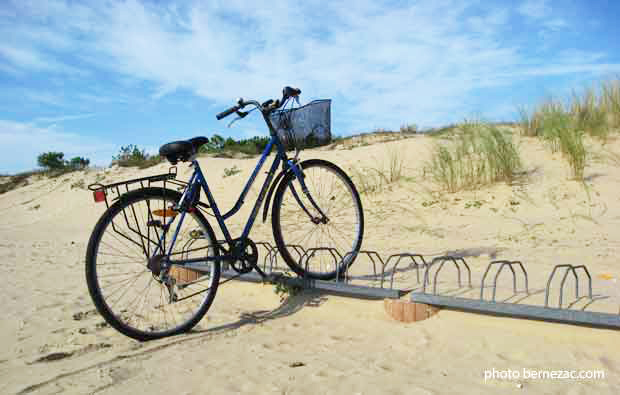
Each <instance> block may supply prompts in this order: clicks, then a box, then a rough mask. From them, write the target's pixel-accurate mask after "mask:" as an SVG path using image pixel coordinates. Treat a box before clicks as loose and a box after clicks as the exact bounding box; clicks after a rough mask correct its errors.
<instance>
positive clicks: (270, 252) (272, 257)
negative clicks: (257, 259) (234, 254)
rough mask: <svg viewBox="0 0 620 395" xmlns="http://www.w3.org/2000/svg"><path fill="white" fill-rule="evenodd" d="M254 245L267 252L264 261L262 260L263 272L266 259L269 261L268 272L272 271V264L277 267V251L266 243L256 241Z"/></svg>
mask: <svg viewBox="0 0 620 395" xmlns="http://www.w3.org/2000/svg"><path fill="white" fill-rule="evenodd" d="M254 244H256V245H257V246H263V247H264V248H265V249H266V250H267V255H265V259H263V271H265V270H266V269H267V259H269V271H270V272H272V271H273V267H274V262H275V263H276V265H275V266H276V267H277V259H278V258H277V254H278V253H277V252H276V251H277V250H276V249H275V248H274V247H273V246H272V245H271V243H269V242H268V241H257V242H255V243H254Z"/></svg>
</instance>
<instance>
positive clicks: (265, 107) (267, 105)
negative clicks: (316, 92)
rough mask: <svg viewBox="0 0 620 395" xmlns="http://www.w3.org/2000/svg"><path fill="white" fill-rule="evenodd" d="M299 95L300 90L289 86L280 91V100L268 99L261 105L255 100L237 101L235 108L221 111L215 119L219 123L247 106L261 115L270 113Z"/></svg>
mask: <svg viewBox="0 0 620 395" xmlns="http://www.w3.org/2000/svg"><path fill="white" fill-rule="evenodd" d="M300 94H301V89H297V88H291V87H290V86H286V87H284V89H282V99H281V100H276V101H273V100H272V99H270V100H267V101H266V102H264V103H263V104H262V105H261V104H260V103H258V102H257V101H255V100H243V99H239V101H238V102H237V105H236V106H233V107H230V108H229V109H227V110H225V111H222V112H221V113H219V114H217V115H216V116H215V118H217V120H218V121H219V120H220V119H222V118H226V117H227V116H229V115H230V114H232V113H234V112H238V111H239V110H241V109H242V108H244V107H245V106H246V105H248V104H251V105H254V106H255V107H257V108H259V109H260V110H261V111H262V112H263V113H270V112H271V111H274V110H277V109H278V108H280V107H281V106H282V105H283V104H284V103H285V102H286V101H287V100H288V99H290V98H291V97H295V96H299V95H300Z"/></svg>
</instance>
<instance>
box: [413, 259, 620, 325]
mask: <svg viewBox="0 0 620 395" xmlns="http://www.w3.org/2000/svg"><path fill="white" fill-rule="evenodd" d="M436 259H437V258H436ZM433 263H434V260H433ZM433 263H431V265H429V266H428V267H427V270H426V272H425V278H428V275H429V269H430V268H431V266H433ZM496 265H499V269H498V270H497V272H496V274H495V276H494V278H493V283H492V288H493V295H492V298H491V300H485V299H484V288H485V281H486V277H487V274H488V273H489V271H490V269H491V267H492V266H496ZM514 266H518V268H519V269H520V270H521V272H522V273H523V278H524V289H523V291H520V292H524V293H525V294H526V295H529V294H530V291H529V288H528V276H527V271H526V270H525V267H524V265H523V264H522V263H521V262H520V261H505V260H504V261H493V262H491V263H490V264H489V265H488V266H487V267H486V270H485V272H484V275H483V277H482V283H481V285H480V298H479V299H473V298H465V297H459V296H448V295H441V294H438V293H437V292H436V286H435V285H436V279H437V272H436V273H435V277H434V279H433V291H432V293H427V292H426V284H424V287H423V289H422V291H421V292H412V293H411V300H412V301H413V302H418V303H426V304H430V305H433V306H438V307H444V308H448V309H454V310H459V311H465V312H472V313H483V314H491V315H499V316H507V317H515V318H527V319H534V320H542V321H550V322H561V323H567V324H576V325H586V326H592V327H598V328H609V329H620V314H611V313H603V312H593V311H585V310H584V309H582V310H575V309H570V308H562V302H563V296H564V295H563V289H564V285H565V283H566V278H567V276H568V273H569V272H570V273H572V274H573V276H574V278H575V297H576V299H577V300H578V299H579V281H578V278H579V276H578V275H577V271H578V270H580V271H583V272H584V273H585V274H586V277H587V279H588V295H587V297H588V299H589V300H590V301H593V300H594V299H593V294H592V278H591V276H590V273H589V271H588V269H587V268H586V267H585V266H584V265H578V266H573V265H567V264H562V265H556V266H554V268H553V269H552V271H551V273H550V275H549V278H548V280H547V286H546V288H545V305H544V306H537V305H531V304H520V303H509V302H497V301H495V290H496V289H497V280H498V278H499V275H500V273H501V272H502V269H503V268H504V267H508V268H509V270H510V272H511V273H512V279H513V296H514V295H515V294H517V281H516V277H517V276H516V273H515V270H514ZM559 269H566V270H565V271H564V275H563V276H562V280H561V283H560V295H559V301H558V307H557V308H555V307H549V294H550V290H551V281H552V280H553V278H554V276H555V274H556V272H558V270H559ZM459 287H461V284H460V282H459Z"/></svg>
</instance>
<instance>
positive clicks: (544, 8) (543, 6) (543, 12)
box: [518, 0, 551, 19]
mask: <svg viewBox="0 0 620 395" xmlns="http://www.w3.org/2000/svg"><path fill="white" fill-rule="evenodd" d="M518 11H519V12H520V13H521V14H522V15H524V16H526V17H529V18H532V19H540V18H544V17H546V16H548V15H549V14H550V13H551V7H550V6H549V5H548V4H547V0H525V1H524V2H523V3H521V5H520V6H519V8H518Z"/></svg>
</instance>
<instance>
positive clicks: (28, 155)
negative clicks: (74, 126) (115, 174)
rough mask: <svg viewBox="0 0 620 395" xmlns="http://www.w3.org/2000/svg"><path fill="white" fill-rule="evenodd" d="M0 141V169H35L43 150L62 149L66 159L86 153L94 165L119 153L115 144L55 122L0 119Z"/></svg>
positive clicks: (4, 170) (106, 160) (102, 162)
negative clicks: (41, 124) (40, 123)
mask: <svg viewBox="0 0 620 395" xmlns="http://www.w3.org/2000/svg"><path fill="white" fill-rule="evenodd" d="M0 142H2V146H3V147H4V150H3V154H2V155H3V160H2V162H3V166H2V168H0V171H2V172H15V171H21V170H26V169H34V168H35V167H36V166H37V156H38V155H39V154H41V153H43V152H49V151H57V152H64V154H65V158H67V159H69V158H71V157H74V156H85V157H88V158H90V159H91V163H93V164H94V165H108V164H109V163H110V160H111V158H112V155H113V154H114V153H116V152H118V146H116V145H114V144H109V143H106V142H104V141H102V140H101V139H98V138H96V137H90V136H86V135H80V134H76V133H68V132H65V131H62V130H60V129H58V127H57V126H54V125H52V126H49V127H45V128H43V127H39V126H36V125H33V124H30V123H23V122H15V121H9V120H0ZM6 166H10V167H6Z"/></svg>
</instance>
